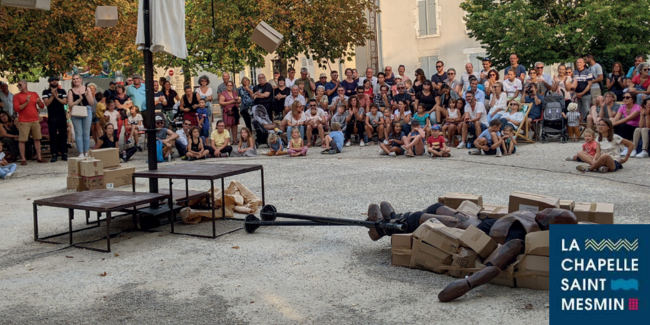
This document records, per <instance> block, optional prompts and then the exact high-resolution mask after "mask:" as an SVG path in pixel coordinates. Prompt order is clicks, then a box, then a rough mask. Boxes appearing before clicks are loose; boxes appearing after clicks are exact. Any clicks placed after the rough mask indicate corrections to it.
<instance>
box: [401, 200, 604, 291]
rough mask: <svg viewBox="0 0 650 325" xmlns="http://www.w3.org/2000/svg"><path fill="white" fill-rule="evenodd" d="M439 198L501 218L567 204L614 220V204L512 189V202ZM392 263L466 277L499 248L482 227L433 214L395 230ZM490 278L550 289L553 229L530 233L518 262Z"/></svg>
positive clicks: (586, 215)
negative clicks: (406, 229) (407, 230)
mask: <svg viewBox="0 0 650 325" xmlns="http://www.w3.org/2000/svg"><path fill="white" fill-rule="evenodd" d="M438 202H440V203H442V204H445V205H448V206H450V207H452V208H454V209H458V210H459V211H463V212H466V213H470V214H474V215H477V214H480V215H482V216H487V217H489V218H496V219H498V218H501V217H503V216H505V215H506V214H508V213H509V212H515V211H520V210H523V211H531V212H537V211H542V210H544V209H546V208H559V207H561V208H564V209H567V210H571V211H573V212H574V213H575V214H576V216H577V217H578V220H580V221H589V222H596V223H613V221H614V206H613V204H604V203H575V202H573V201H567V200H559V199H558V198H553V197H549V196H544V195H536V194H531V193H524V192H513V193H512V194H511V195H510V200H509V205H508V206H499V205H490V204H483V198H482V197H481V196H480V195H472V194H466V193H448V194H445V195H443V196H441V197H440V198H439V199H438ZM391 245H392V249H391V252H392V264H393V265H397V266H404V267H410V268H417V269H425V270H429V271H432V272H436V273H441V274H445V273H446V274H449V275H450V276H453V277H458V278H463V277H465V276H469V275H471V274H473V273H475V272H477V271H479V270H481V269H483V268H485V264H487V263H488V261H489V260H490V259H491V258H492V256H493V254H495V253H496V251H497V250H498V248H499V247H500V245H498V244H497V243H496V242H495V241H494V240H493V239H492V238H491V237H490V236H488V235H487V234H485V233H484V232H483V231H481V230H480V229H478V228H476V227H474V226H470V227H469V228H467V229H466V230H462V229H455V228H449V227H446V226H445V225H443V224H442V223H440V222H439V221H437V220H435V219H431V220H428V221H427V222H425V223H423V224H421V225H420V227H418V229H417V230H416V231H415V232H413V233H412V234H395V235H392V238H391ZM490 283H493V284H498V285H504V286H508V287H518V288H528V289H534V290H548V288H549V232H548V231H539V232H533V233H530V234H528V235H526V241H525V252H524V254H522V255H520V256H518V257H517V261H516V262H515V263H513V264H512V265H510V266H509V267H508V268H507V269H506V270H503V271H502V272H501V274H500V275H499V276H498V277H497V278H495V279H493V280H492V281H491V282H490Z"/></svg>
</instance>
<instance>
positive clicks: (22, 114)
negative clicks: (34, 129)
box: [14, 91, 40, 123]
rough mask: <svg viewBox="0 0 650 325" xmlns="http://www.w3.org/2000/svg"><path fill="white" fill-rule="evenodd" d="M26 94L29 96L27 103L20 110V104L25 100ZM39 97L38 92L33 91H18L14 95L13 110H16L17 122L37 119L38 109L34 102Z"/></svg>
mask: <svg viewBox="0 0 650 325" xmlns="http://www.w3.org/2000/svg"><path fill="white" fill-rule="evenodd" d="M27 96H31V97H30V98H29V104H27V106H25V108H23V109H22V110H21V109H20V105H22V104H24V103H25V102H27ZM39 98H40V97H39V96H38V94H37V93H35V92H33V91H28V92H26V93H23V92H20V93H17V94H15V95H14V111H16V112H18V122H21V123H28V122H37V121H38V109H36V103H37V102H38V99H39Z"/></svg>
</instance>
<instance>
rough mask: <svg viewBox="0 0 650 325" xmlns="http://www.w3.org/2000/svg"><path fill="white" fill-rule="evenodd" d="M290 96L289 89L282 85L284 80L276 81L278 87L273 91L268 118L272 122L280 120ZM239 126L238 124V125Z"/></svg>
mask: <svg viewBox="0 0 650 325" xmlns="http://www.w3.org/2000/svg"><path fill="white" fill-rule="evenodd" d="M289 95H291V89H289V87H287V86H286V85H285V83H284V78H279V79H278V87H277V88H275V89H273V115H274V116H272V117H271V116H269V117H270V118H273V119H274V120H282V117H283V116H284V115H283V113H284V109H285V106H286V105H285V104H286V100H287V96H289ZM238 124H239V123H238Z"/></svg>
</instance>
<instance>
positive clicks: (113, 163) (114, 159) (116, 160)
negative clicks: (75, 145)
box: [89, 148, 120, 168]
mask: <svg viewBox="0 0 650 325" xmlns="http://www.w3.org/2000/svg"><path fill="white" fill-rule="evenodd" d="M89 156H90V157H93V158H95V159H98V160H101V161H102V164H104V165H103V166H104V168H113V167H117V166H119V165H120V150H118V149H117V148H105V149H95V150H90V153H89Z"/></svg>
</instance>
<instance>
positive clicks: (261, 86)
mask: <svg viewBox="0 0 650 325" xmlns="http://www.w3.org/2000/svg"><path fill="white" fill-rule="evenodd" d="M298 83H299V80H296V82H295V84H296V85H297V84H298ZM271 94H273V87H271V85H270V84H269V83H268V82H266V76H265V75H264V74H263V73H260V74H259V75H257V85H256V86H255V87H253V94H252V96H251V97H252V98H253V103H254V104H255V105H262V106H264V108H265V109H266V114H267V115H268V116H273V112H272V111H271V99H273V97H272V96H271ZM246 127H248V126H246ZM248 129H249V130H250V129H251V128H248Z"/></svg>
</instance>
